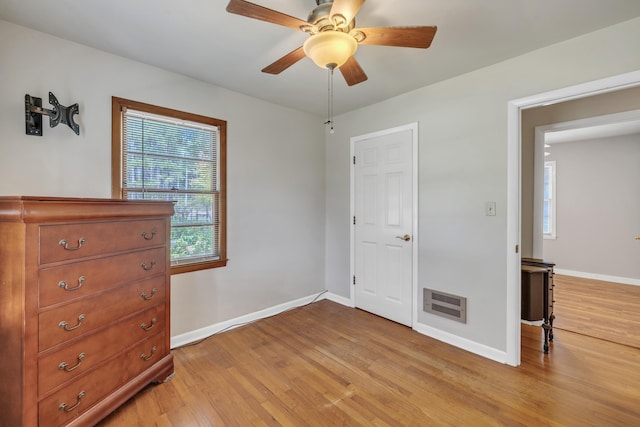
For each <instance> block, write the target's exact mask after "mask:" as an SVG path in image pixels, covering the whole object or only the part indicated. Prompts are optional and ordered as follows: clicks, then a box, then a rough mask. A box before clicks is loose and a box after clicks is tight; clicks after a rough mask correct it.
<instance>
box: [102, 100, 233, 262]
mask: <svg viewBox="0 0 640 427" xmlns="http://www.w3.org/2000/svg"><path fill="white" fill-rule="evenodd" d="M112 125H113V127H112V192H113V197H115V198H123V199H149V200H171V201H174V202H175V205H174V207H175V214H174V216H173V218H172V219H171V272H172V273H173V274H175V273H184V272H187V271H194V270H202V269H206V268H213V267H222V266H224V265H226V262H227V257H226V209H225V205H226V203H225V202H226V191H225V190H226V186H225V182H226V177H225V175H226V133H227V132H226V126H227V123H226V121H224V120H219V119H214V118H211V117H205V116H200V115H196V114H191V113H185V112H181V111H176V110H171V109H168V108H163V107H157V106H153V105H149V104H144V103H141V102H136V101H129V100H126V99H121V98H116V97H114V98H113V99H112Z"/></svg>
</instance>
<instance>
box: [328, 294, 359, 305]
mask: <svg viewBox="0 0 640 427" xmlns="http://www.w3.org/2000/svg"><path fill="white" fill-rule="evenodd" d="M323 297H324V299H328V300H329V301H333V302H336V303H338V304H342V305H344V306H346V307H351V308H353V307H355V305H354V304H353V301H351V299H349V298H345V297H343V296H340V295H336V294H334V293H331V292H327V293H326V294H324V295H323Z"/></svg>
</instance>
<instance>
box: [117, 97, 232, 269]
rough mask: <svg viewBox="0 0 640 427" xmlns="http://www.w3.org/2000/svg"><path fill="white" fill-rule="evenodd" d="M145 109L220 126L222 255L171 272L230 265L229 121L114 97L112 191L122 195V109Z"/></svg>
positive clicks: (181, 266)
mask: <svg viewBox="0 0 640 427" xmlns="http://www.w3.org/2000/svg"><path fill="white" fill-rule="evenodd" d="M125 108H130V109H132V110H138V111H144V112H147V113H150V114H156V115H161V116H166V117H171V118H174V119H178V120H187V121H191V122H196V123H203V124H206V125H210V126H214V127H217V128H218V134H219V135H218V136H219V138H218V147H217V149H218V157H219V159H218V175H219V179H218V186H219V189H218V190H219V191H218V194H219V211H218V216H219V227H218V230H219V252H220V259H219V260H215V261H209V262H196V263H192V264H183V265H176V266H172V267H171V274H180V273H186V272H190V271H197V270H205V269H209V268H217V267H224V266H226V265H227V121H226V120H220V119H216V118H213V117H207V116H203V115H200V114H194V113H188V112H184V111H180V110H174V109H172V108H166V107H160V106H157V105H152V104H147V103H144V102H139V101H132V100H129V99H124V98H118V97H115V96H114V97H112V98H111V116H112V117H111V118H112V120H111V194H112V197H113V198H115V199H123V198H124V191H123V188H122V174H123V165H122V162H123V159H122V156H123V152H122V128H123V117H124V116H123V110H124V109H125Z"/></svg>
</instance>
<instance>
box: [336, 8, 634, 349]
mask: <svg viewBox="0 0 640 427" xmlns="http://www.w3.org/2000/svg"><path fill="white" fill-rule="evenodd" d="M639 39H640V19H635V20H631V21H627V22H625V23H622V24H620V25H617V26H613V27H609V28H606V29H603V30H601V31H598V32H595V33H591V34H589V35H586V36H582V37H579V38H576V39H573V40H569V41H567V42H564V43H561V44H557V45H554V46H551V47H548V48H545V49H541V50H538V51H534V52H531V53H529V54H526V55H523V56H521V57H518V58H514V59H512V60H508V61H505V62H503V63H499V64H496V65H494V66H491V67H487V68H484V69H481V70H478V71H475V72H472V73H469V74H466V75H462V76H459V77H456V78H453V79H450V80H447V81H444V82H441V83H437V84H434V85H431V86H428V87H424V88H422V89H419V90H416V91H413V92H410V93H407V94H405V95H402V96H399V97H396V98H393V99H389V100H387V101H384V102H381V103H379V104H376V105H371V106H369V107H366V108H363V109H360V110H357V111H353V112H350V113H347V114H344V115H341V116H339V117H337V118H336V125H335V134H333V135H327V154H326V157H327V166H326V167H327V181H326V182H327V202H326V206H327V235H326V239H327V251H326V253H327V267H326V278H327V289H328V290H329V291H330V292H333V293H335V294H337V295H341V296H343V297H348V296H349V294H350V290H349V286H350V284H349V263H348V261H347V260H348V258H349V256H350V248H349V227H350V225H349V139H350V138H351V137H353V136H357V135H361V134H365V133H369V132H373V131H377V130H381V129H385V128H390V127H394V126H398V125H402V124H406V123H410V122H414V121H416V122H418V123H419V169H420V171H419V197H420V203H419V204H420V212H419V233H420V236H419V241H420V248H419V255H418V257H419V261H418V262H419V266H418V271H419V278H418V285H419V288H421V289H422V288H425V287H427V288H433V289H437V290H441V291H445V292H449V293H453V294H457V295H463V296H466V297H467V298H468V317H467V322H468V323H467V324H466V325H465V324H460V323H457V322H453V321H449V320H446V319H443V318H439V317H436V316H433V315H430V314H427V313H422V312H421V313H420V315H419V318H418V319H417V320H418V322H417V325H416V326H417V327H421V326H422V327H427V328H428V329H429V330H431V331H434V332H435V333H434V335H437V336H439V337H441V338H445V340H448V341H449V342H452V343H454V344H456V345H460V346H462V347H465V348H468V349H471V350H472V351H475V352H478V353H481V354H484V355H487V356H488V357H492V358H494V359H498V360H500V359H501V358H503V357H504V356H505V354H504V352H506V348H507V325H506V319H507V300H506V294H507V287H508V284H507V283H506V278H505V277H506V274H505V272H506V259H507V255H506V251H507V248H506V244H507V243H506V242H507V218H506V215H505V213H506V201H507V105H508V101H509V100H513V99H518V98H522V97H525V96H530V95H534V94H537V93H542V92H546V91H550V90H554V89H558V88H563V87H567V86H571V85H575V84H578V83H582V82H587V81H591V80H596V79H600V78H603V77H607V76H611V75H617V74H622V73H625V72H629V71H633V70H638V69H640V55H638V43H637V40H639ZM424 72H429V70H425V71H424ZM364 84H375V82H370V81H369V82H366V83H364ZM329 171H331V173H328V172H329ZM487 201H495V202H496V203H497V215H496V216H494V217H488V216H485V202H487ZM512 286H513V284H512Z"/></svg>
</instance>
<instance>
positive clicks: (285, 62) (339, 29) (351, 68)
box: [227, 0, 437, 86]
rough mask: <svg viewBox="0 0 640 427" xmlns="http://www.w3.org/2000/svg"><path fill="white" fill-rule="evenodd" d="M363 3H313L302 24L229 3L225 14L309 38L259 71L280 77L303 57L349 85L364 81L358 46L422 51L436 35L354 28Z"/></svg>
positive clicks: (423, 29)
mask: <svg viewBox="0 0 640 427" xmlns="http://www.w3.org/2000/svg"><path fill="white" fill-rule="evenodd" d="M364 1H365V0H333V1H331V0H316V4H317V7H316V8H315V9H313V10H312V11H311V12H310V13H309V17H308V18H307V20H306V21H303V20H301V19H298V18H294V17H292V16H289V15H286V14H284V13H281V12H278V11H275V10H272V9H268V8H266V7H263V6H260V5H257V4H254V3H250V2H248V1H244V0H231V1H230V2H229V4H228V5H227V12H230V13H235V14H237V15H242V16H246V17H249V18H254V19H258V20H261V21H266V22H270V23H272V24H277V25H282V26H285V27H289V28H292V29H294V30H299V31H303V32H305V33H308V34H309V35H310V36H309V38H308V39H307V40H306V41H305V43H304V45H303V46H300V47H299V48H297V49H295V50H293V51H291V52H289V53H288V54H286V55H285V56H283V57H282V58H280V59H278V60H277V61H276V62H274V63H273V64H271V65H268V66H267V67H265V68H264V69H263V70H262V71H263V72H265V73H269V74H280V73H281V72H282V71H284V70H286V69H287V68H289V67H290V66H292V65H293V64H295V63H296V62H298V61H300V60H301V59H302V58H304V57H305V56H308V57H309V58H311V59H312V60H313V61H314V62H315V63H316V64H317V65H318V66H319V67H321V68H328V69H330V70H331V71H333V69H334V68H338V69H340V71H341V73H342V75H343V77H344V79H345V81H346V82H347V84H348V85H349V86H353V85H355V84H358V83H362V82H363V81H365V80H367V75H366V74H365V72H364V71H363V70H362V67H360V64H359V63H358V61H357V60H356V59H355V57H354V56H353V54H354V53H355V51H356V49H357V47H358V45H378V46H397V47H413V48H422V49H426V48H428V47H429V46H430V45H431V41H432V40H433V37H434V36H435V34H436V29H437V28H436V27H435V26H420V27H371V28H358V27H356V24H355V16H356V14H357V13H358V11H359V10H360V8H361V7H362V5H363V4H364Z"/></svg>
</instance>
